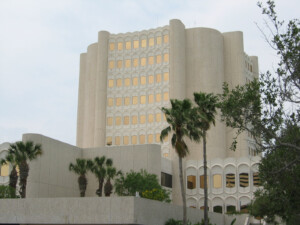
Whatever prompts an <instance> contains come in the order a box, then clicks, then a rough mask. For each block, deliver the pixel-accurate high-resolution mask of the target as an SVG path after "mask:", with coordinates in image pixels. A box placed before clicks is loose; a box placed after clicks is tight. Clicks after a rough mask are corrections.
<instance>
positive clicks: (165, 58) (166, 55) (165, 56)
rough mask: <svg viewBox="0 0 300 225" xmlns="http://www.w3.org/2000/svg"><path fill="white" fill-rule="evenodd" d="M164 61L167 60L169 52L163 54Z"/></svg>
mask: <svg viewBox="0 0 300 225" xmlns="http://www.w3.org/2000/svg"><path fill="white" fill-rule="evenodd" d="M164 62H169V54H168V53H165V54H164Z"/></svg>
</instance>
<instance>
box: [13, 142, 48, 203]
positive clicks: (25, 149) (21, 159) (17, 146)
mask: <svg viewBox="0 0 300 225" xmlns="http://www.w3.org/2000/svg"><path fill="white" fill-rule="evenodd" d="M42 153H43V151H42V147H41V145H40V144H34V143H33V142H32V141H27V142H25V143H24V142H22V141H18V142H16V143H14V144H11V145H10V147H9V149H8V155H13V158H12V159H11V160H14V161H15V162H16V163H17V165H18V166H19V168H20V195H21V198H25V197H26V186H27V178H28V174H29V165H28V162H27V161H31V160H34V159H36V158H37V157H38V156H40V155H41V154H42Z"/></svg>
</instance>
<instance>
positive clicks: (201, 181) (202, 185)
mask: <svg viewBox="0 0 300 225" xmlns="http://www.w3.org/2000/svg"><path fill="white" fill-rule="evenodd" d="M206 181H207V182H206V183H207V187H208V184H209V182H208V181H209V178H208V176H207V177H206ZM200 188H201V189H204V175H201V176H200Z"/></svg>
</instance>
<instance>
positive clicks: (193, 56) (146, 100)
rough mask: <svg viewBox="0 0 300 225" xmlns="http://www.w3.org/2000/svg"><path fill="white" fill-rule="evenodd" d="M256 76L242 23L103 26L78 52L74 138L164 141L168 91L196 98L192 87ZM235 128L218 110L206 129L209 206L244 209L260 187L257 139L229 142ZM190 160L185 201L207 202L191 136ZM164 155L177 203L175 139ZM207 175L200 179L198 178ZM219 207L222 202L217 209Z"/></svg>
mask: <svg viewBox="0 0 300 225" xmlns="http://www.w3.org/2000/svg"><path fill="white" fill-rule="evenodd" d="M255 77H256V78H257V77H258V59H257V57H256V56H248V55H247V54H246V53H245V52H244V46H243V34H242V32H240V31H237V32H226V33H221V32H219V31H217V30H214V29H210V28H191V29H186V28H185V26H184V24H182V22H181V21H179V20H171V21H170V23H169V25H167V26H164V27H159V28H156V29H150V30H143V31H140V32H133V33H124V34H110V33H109V32H107V31H100V32H99V34H98V42H96V43H93V44H91V45H90V46H88V48H87V52H86V53H82V54H81V56H80V81H79V97H78V120H77V146H78V147H82V148H91V147H104V146H127V145H138V144H142V145H143V144H153V143H156V144H160V141H159V136H160V132H161V130H162V129H163V128H165V127H166V126H167V123H166V121H165V118H164V115H163V114H162V112H161V110H160V109H161V108H162V107H168V106H169V99H170V98H171V99H174V98H176V99H184V98H190V99H192V98H193V93H194V92H199V91H203V92H208V93H209V92H213V93H221V92H222V85H223V83H224V82H227V83H228V84H229V86H230V87H234V86H236V85H241V84H245V83H246V82H247V81H249V80H252V79H254V78H255ZM233 136H234V130H232V129H230V128H226V127H225V125H224V124H223V123H221V122H220V120H219V118H217V120H216V126H215V127H212V128H211V129H210V130H209V132H208V140H207V149H208V153H207V157H208V160H209V161H210V163H209V174H210V178H209V187H210V190H209V199H210V202H209V204H210V208H211V211H213V210H214V209H213V208H214V207H216V206H219V207H221V208H222V210H221V211H223V212H224V210H225V211H226V208H227V206H228V205H229V206H232V207H235V209H238V210H239V209H241V207H242V206H244V205H246V204H247V203H249V202H250V199H251V198H252V193H253V190H255V189H256V187H257V186H258V183H257V182H256V181H255V180H257V178H258V176H257V163H258V161H259V157H255V155H256V152H255V150H254V149H255V148H254V146H253V143H254V142H253V139H252V138H251V136H248V135H247V134H242V135H240V136H239V138H238V149H237V151H235V152H233V151H230V150H229V147H230V145H231V143H232V140H233ZM188 145H189V149H190V154H189V155H188V156H187V158H186V161H185V165H186V166H185V167H186V177H187V198H188V204H190V206H193V207H197V208H199V207H202V204H203V176H202V175H203V165H202V150H201V149H202V147H201V146H202V145H201V143H200V144H195V143H191V142H189V143H188ZM161 156H162V157H163V158H166V159H168V160H170V161H171V164H172V168H173V169H172V175H173V182H172V183H173V184H172V189H173V201H174V202H175V203H180V202H181V198H180V187H179V180H178V165H177V163H178V160H177V155H176V153H175V152H174V151H173V150H172V147H171V145H170V139H169V138H167V139H166V140H164V142H163V143H162V144H161ZM201 182H202V183H201ZM219 210H220V209H219Z"/></svg>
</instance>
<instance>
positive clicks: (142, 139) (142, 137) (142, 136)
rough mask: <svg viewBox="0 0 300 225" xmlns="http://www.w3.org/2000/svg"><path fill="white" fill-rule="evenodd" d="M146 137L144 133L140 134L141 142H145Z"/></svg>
mask: <svg viewBox="0 0 300 225" xmlns="http://www.w3.org/2000/svg"><path fill="white" fill-rule="evenodd" d="M145 141H146V138H145V135H144V134H141V135H140V144H145Z"/></svg>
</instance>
